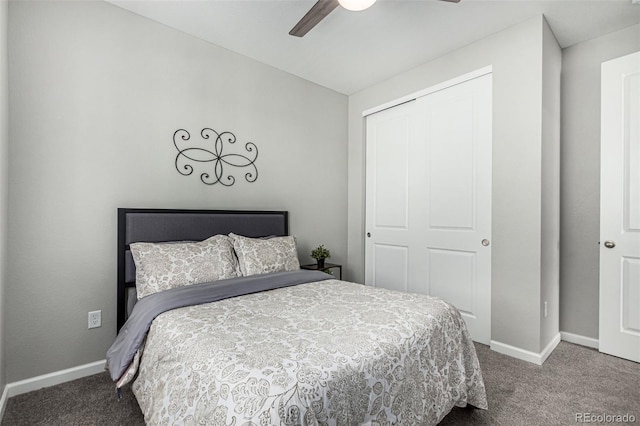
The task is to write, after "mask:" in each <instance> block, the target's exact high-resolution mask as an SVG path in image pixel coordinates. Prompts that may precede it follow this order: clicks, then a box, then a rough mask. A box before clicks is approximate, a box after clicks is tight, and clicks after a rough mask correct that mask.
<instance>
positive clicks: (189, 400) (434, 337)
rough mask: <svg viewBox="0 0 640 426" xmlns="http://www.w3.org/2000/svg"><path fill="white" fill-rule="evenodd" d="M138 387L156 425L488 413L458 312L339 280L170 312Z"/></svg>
mask: <svg viewBox="0 0 640 426" xmlns="http://www.w3.org/2000/svg"><path fill="white" fill-rule="evenodd" d="M132 389H133V392H134V394H135V395H136V397H137V399H138V402H139V404H140V407H141V408H142V411H143V413H144V416H145V420H146V422H147V423H148V424H151V425H165V424H168V425H169V424H170V425H174V424H175V425H182V424H185V425H195V424H203V425H324V424H329V425H359V424H371V425H388V424H402V425H433V424H436V423H438V422H439V421H440V420H441V419H442V418H443V417H444V416H445V415H446V414H447V413H448V412H449V411H450V410H451V408H452V407H453V406H454V405H457V406H464V405H466V404H467V403H469V404H471V405H474V406H476V407H478V408H487V401H486V395H485V389H484V383H483V381H482V375H481V372H480V367H479V364H478V359H477V357H476V352H475V348H474V346H473V343H472V341H471V339H470V337H469V334H468V332H467V329H466V327H465V325H464V321H463V319H462V318H461V316H460V314H459V313H458V312H457V311H456V310H455V309H454V308H453V307H451V306H450V305H448V304H446V303H445V302H443V301H441V300H439V299H435V298H431V297H428V296H423V295H415V294H406V293H398V292H392V291H388V290H382V289H377V288H372V287H367V286H363V285H359V284H352V283H347V282H343V281H337V280H329V281H321V282H316V283H310V284H302V285H298V286H294V287H287V288H281V289H277V290H271V291H267V292H263V293H257V294H251V295H246V296H241V297H236V298H231V299H226V300H222V301H219V302H213V303H208V304H204V305H198V306H191V307H186V308H180V309H176V310H173V311H169V312H166V313H164V314H162V315H160V316H159V317H157V318H156V319H155V320H154V323H153V325H152V326H151V330H150V331H149V335H148V336H147V340H146V344H145V348H144V355H143V356H142V359H141V363H140V368H139V376H138V378H137V379H136V381H135V382H134V383H133V386H132Z"/></svg>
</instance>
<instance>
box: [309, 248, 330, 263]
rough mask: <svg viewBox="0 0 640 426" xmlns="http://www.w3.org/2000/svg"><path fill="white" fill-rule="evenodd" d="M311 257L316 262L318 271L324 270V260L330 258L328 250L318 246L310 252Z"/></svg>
mask: <svg viewBox="0 0 640 426" xmlns="http://www.w3.org/2000/svg"><path fill="white" fill-rule="evenodd" d="M311 257H313V258H314V259H315V260H316V261H317V262H318V269H322V268H324V260H325V259H328V258H330V257H331V252H330V251H329V249H327V248H325V247H324V245H322V244H320V245H319V246H318V247H316V248H314V249H313V250H311Z"/></svg>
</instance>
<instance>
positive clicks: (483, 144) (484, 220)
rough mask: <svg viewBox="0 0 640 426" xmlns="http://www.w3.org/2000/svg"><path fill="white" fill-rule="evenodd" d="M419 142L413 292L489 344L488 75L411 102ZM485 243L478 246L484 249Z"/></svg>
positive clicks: (490, 138)
mask: <svg viewBox="0 0 640 426" xmlns="http://www.w3.org/2000/svg"><path fill="white" fill-rule="evenodd" d="M417 106H418V110H419V117H420V118H419V122H420V125H421V127H422V130H421V132H420V133H422V134H423V135H424V136H423V141H424V142H422V143H421V145H422V144H424V150H425V152H424V157H423V158H425V161H424V167H423V169H422V170H423V177H422V179H424V182H425V184H424V185H423V186H422V190H423V191H424V192H423V194H422V195H421V196H420V199H421V200H424V201H423V202H421V203H420V204H418V205H417V206H419V207H420V210H419V213H418V212H416V214H419V215H420V217H423V218H424V224H423V230H424V234H423V235H424V243H423V244H422V245H421V246H420V255H419V256H420V257H421V258H422V259H423V261H422V262H421V264H420V266H419V267H423V268H424V269H425V271H424V274H425V277H426V278H425V280H424V281H421V282H419V283H415V285H416V288H414V290H415V291H418V292H423V293H427V294H430V295H432V296H437V297H440V298H442V299H444V300H447V301H448V302H451V303H452V304H453V305H455V306H456V308H458V310H460V312H461V313H462V316H463V317H464V319H465V322H466V323H467V327H468V328H469V331H470V332H471V335H472V336H473V338H474V340H476V341H478V342H481V343H485V344H490V342H491V171H492V166H491V152H492V143H491V141H492V136H491V135H492V132H491V122H492V114H491V75H485V76H483V77H479V78H476V79H473V80H470V81H467V82H465V83H462V84H458V85H456V86H453V87H450V88H448V89H446V90H441V91H438V92H436V93H433V94H431V95H428V96H425V97H422V98H420V99H418V100H417ZM483 244H484V245H483Z"/></svg>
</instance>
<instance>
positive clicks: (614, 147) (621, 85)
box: [599, 52, 640, 362]
mask: <svg viewBox="0 0 640 426" xmlns="http://www.w3.org/2000/svg"><path fill="white" fill-rule="evenodd" d="M601 114H602V123H601V141H600V143H601V171H600V181H601V188H600V334H599V348H600V351H601V352H605V353H608V354H611V355H615V356H618V357H622V358H626V359H630V360H633V361H636V362H640V52H638V53H635V54H632V55H628V56H624V57H622V58H618V59H614V60H612V61H608V62H605V63H603V64H602V112H601Z"/></svg>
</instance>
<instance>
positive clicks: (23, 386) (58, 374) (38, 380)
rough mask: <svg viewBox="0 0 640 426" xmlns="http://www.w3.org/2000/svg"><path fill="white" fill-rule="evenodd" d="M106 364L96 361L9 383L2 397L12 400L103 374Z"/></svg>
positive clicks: (103, 361)
mask: <svg viewBox="0 0 640 426" xmlns="http://www.w3.org/2000/svg"><path fill="white" fill-rule="evenodd" d="M105 363H106V361H105V360H102V361H96V362H92V363H90V364H84V365H79V366H77V367H73V368H68V369H66V370H60V371H54V372H53V373H49V374H43V375H42V376H36V377H32V378H30V379H25V380H20V381H19V382H14V383H9V384H7V386H6V388H5V392H4V393H3V395H2V397H3V398H4V396H5V394H7V398H11V397H12V396H16V395H20V394H23V393H27V392H31V391H34V390H38V389H42V388H46V387H49V386H55V385H59V384H60V383H65V382H70V381H71V380H75V379H80V378H82V377H86V376H92V375H94V374H98V373H102V372H103V371H104V366H105Z"/></svg>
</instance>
